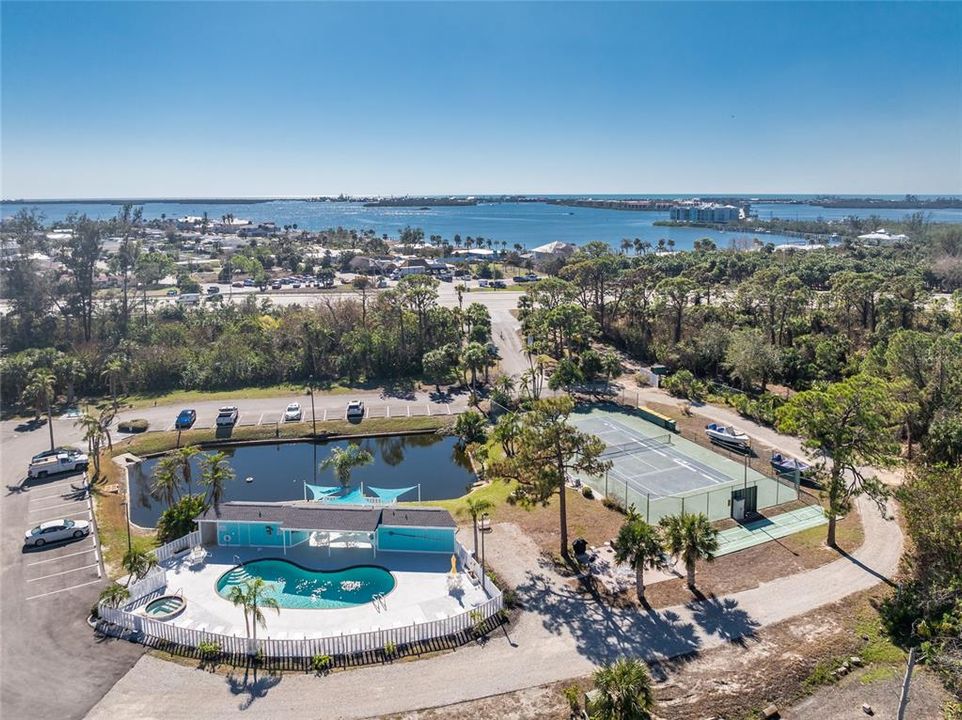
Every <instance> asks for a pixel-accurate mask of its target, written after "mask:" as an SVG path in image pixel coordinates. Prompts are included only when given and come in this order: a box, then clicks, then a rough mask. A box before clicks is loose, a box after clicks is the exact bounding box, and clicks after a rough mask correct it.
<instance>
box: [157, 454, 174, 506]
mask: <svg viewBox="0 0 962 720" xmlns="http://www.w3.org/2000/svg"><path fill="white" fill-rule="evenodd" d="M179 469H180V468H179V464H178V462H177V457H176V455H174V453H167V454H166V455H164V456H163V457H162V458H161V459H160V462H158V463H157V465H156V467H154V474H153V480H152V481H151V483H150V494H151V496H152V497H155V498H157V499H158V500H163V501H164V504H165V505H167V507H170V506H171V505H173V504H174V503H175V502H176V501H177V498H178V497H179V495H180V493H179V492H178V491H179V489H180V477H178V470H179Z"/></svg>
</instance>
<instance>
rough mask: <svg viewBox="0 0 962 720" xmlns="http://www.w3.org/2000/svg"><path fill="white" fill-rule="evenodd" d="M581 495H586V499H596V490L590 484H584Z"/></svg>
mask: <svg viewBox="0 0 962 720" xmlns="http://www.w3.org/2000/svg"><path fill="white" fill-rule="evenodd" d="M581 495H582V497H584V498H586V499H588V500H594V499H595V491H594V490H592V489H591V487H590V486H589V485H583V486H582V487H581Z"/></svg>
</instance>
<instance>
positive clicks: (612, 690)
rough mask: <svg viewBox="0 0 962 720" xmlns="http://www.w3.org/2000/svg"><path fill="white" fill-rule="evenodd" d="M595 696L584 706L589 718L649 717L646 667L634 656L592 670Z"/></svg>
mask: <svg viewBox="0 0 962 720" xmlns="http://www.w3.org/2000/svg"><path fill="white" fill-rule="evenodd" d="M594 683H595V688H596V689H597V690H598V698H597V699H595V700H594V701H592V702H591V707H590V708H587V709H588V713H589V715H590V717H591V720H649V718H651V711H652V710H653V709H654V707H655V695H654V693H653V692H652V690H651V677H650V676H649V675H648V667H647V666H646V665H645V664H644V663H643V662H642V661H641V660H638V659H636V658H621V659H619V660H616V661H615V662H614V663H612V664H610V665H605V666H603V667H601V668H598V669H597V670H595V674H594Z"/></svg>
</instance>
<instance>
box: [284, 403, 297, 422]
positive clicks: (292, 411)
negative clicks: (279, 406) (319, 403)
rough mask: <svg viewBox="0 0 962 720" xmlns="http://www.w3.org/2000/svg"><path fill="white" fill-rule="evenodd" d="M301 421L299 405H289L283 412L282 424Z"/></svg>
mask: <svg viewBox="0 0 962 720" xmlns="http://www.w3.org/2000/svg"><path fill="white" fill-rule="evenodd" d="M300 419H301V404H300V403H291V404H290V405H288V406H287V410H285V411H284V422H294V421H296V420H300Z"/></svg>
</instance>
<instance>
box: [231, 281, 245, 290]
mask: <svg viewBox="0 0 962 720" xmlns="http://www.w3.org/2000/svg"><path fill="white" fill-rule="evenodd" d="M230 286H231V287H237V288H242V287H244V281H243V280H235V281H234V282H232V283H231V284H230Z"/></svg>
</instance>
